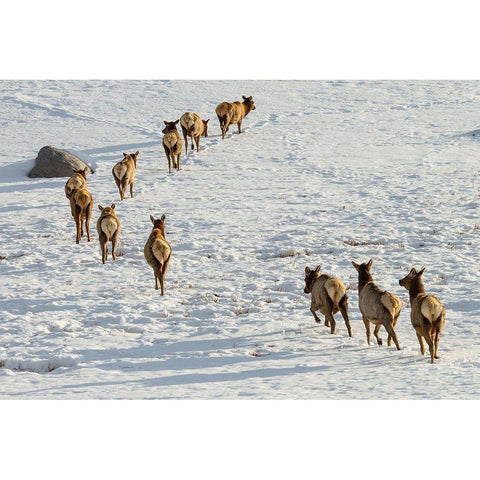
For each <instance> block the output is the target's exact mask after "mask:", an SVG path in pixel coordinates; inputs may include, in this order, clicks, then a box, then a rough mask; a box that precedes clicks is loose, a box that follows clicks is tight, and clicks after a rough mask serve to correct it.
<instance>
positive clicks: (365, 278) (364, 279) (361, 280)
mask: <svg viewBox="0 0 480 480" xmlns="http://www.w3.org/2000/svg"><path fill="white" fill-rule="evenodd" d="M370 282H373V278H372V276H371V275H370V274H369V273H367V272H360V273H359V274H358V291H360V290H361V289H362V288H363V287H364V286H365V285H366V284H367V283H370Z"/></svg>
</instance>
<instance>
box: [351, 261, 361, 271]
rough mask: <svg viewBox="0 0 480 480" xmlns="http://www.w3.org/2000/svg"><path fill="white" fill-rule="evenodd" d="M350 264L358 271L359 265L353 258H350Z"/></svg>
mask: <svg viewBox="0 0 480 480" xmlns="http://www.w3.org/2000/svg"><path fill="white" fill-rule="evenodd" d="M352 265H353V268H354V269H355V270H356V271H357V272H358V269H359V268H360V265H359V264H358V263H355V262H354V261H353V260H352Z"/></svg>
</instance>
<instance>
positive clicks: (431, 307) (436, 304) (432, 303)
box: [420, 296, 442, 322]
mask: <svg viewBox="0 0 480 480" xmlns="http://www.w3.org/2000/svg"><path fill="white" fill-rule="evenodd" d="M420 312H421V313H422V315H423V316H424V317H425V318H426V319H427V320H429V321H430V322H433V321H434V320H436V319H437V318H438V317H439V316H440V315H441V313H442V304H441V303H440V301H439V300H437V299H436V298H433V297H431V296H427V297H425V299H424V300H423V301H422V304H421V305H420Z"/></svg>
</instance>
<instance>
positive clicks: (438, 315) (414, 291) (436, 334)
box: [398, 267, 445, 363]
mask: <svg viewBox="0 0 480 480" xmlns="http://www.w3.org/2000/svg"><path fill="white" fill-rule="evenodd" d="M424 271H425V267H423V268H422V269H421V270H420V271H419V272H417V270H416V269H415V268H412V269H411V270H410V272H409V274H408V275H407V276H405V277H403V278H402V279H401V280H399V282H398V283H399V284H400V285H401V286H402V287H405V288H406V289H407V290H408V292H409V294H410V306H411V312H410V320H411V322H412V325H413V328H414V329H415V332H416V334H417V338H418V342H419V343H420V352H421V353H422V355H425V347H424V345H423V339H424V338H425V340H426V342H427V344H428V349H429V351H430V361H431V363H434V358H439V357H438V343H439V342H440V335H441V333H442V330H443V327H444V325H445V307H444V306H443V305H442V303H441V302H440V300H439V299H438V298H437V297H434V296H433V295H427V294H426V293H425V289H424V287H423V283H422V275H423V272H424Z"/></svg>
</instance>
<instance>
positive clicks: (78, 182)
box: [65, 168, 87, 200]
mask: <svg viewBox="0 0 480 480" xmlns="http://www.w3.org/2000/svg"><path fill="white" fill-rule="evenodd" d="M72 171H73V175H72V176H71V177H70V178H69V179H68V180H67V183H66V184H65V196H66V197H67V198H68V199H69V200H70V197H71V196H72V193H73V191H74V190H75V189H76V188H83V187H85V188H87V168H85V169H84V170H72Z"/></svg>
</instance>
